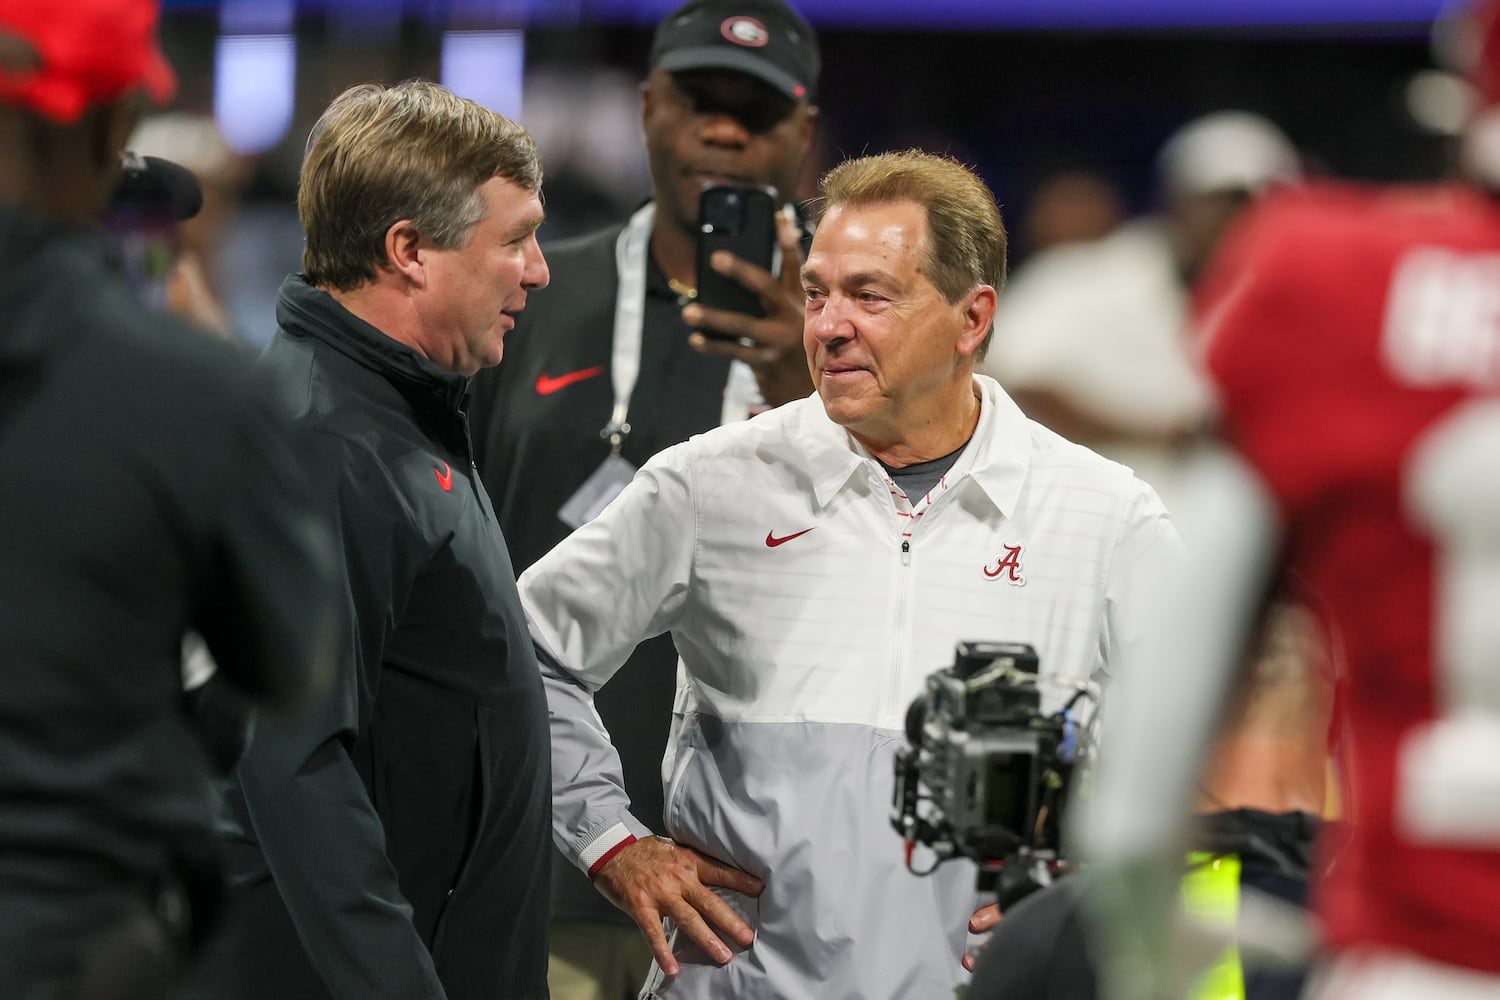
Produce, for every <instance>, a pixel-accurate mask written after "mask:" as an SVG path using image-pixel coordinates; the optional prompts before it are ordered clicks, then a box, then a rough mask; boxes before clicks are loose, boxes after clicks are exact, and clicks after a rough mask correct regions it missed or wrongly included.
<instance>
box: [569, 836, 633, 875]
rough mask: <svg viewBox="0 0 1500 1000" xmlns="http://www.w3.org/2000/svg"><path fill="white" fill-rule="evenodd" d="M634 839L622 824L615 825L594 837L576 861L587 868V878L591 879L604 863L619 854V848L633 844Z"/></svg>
mask: <svg viewBox="0 0 1500 1000" xmlns="http://www.w3.org/2000/svg"><path fill="white" fill-rule="evenodd" d="M635 839H636V838H635V834H633V833H631V832H630V830H629V829H628V828H627V827H626V826H625V824H624V823H616V824H615V825H614V826H612V827H610V828H609V829H608V830H605V831H604V832H603V833H601V834H599V836H597V837H595V838H594V841H593V843H591V844H589V846H588V847H585V848H584V849H583V850H582V851H581V852H580V853H579V855H578V860H579V861H581V862H583V863H584V864H585V865H587V866H588V873H589V878H593V877H594V876H595V875H596V874H598V872H599V869H600V868H603V867H604V864H605V862H607V861H609V859H610V858H612V857H614V856H615V855H616V854H619V853H620V850H621V848H624V847H629V846H630V845H631V844H633V843H635Z"/></svg>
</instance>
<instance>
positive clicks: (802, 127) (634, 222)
mask: <svg viewBox="0 0 1500 1000" xmlns="http://www.w3.org/2000/svg"><path fill="white" fill-rule="evenodd" d="M819 59H820V57H819V52H818V43H817V37H816V35H815V34H814V33H813V30H812V28H810V27H809V26H808V25H807V23H806V22H805V21H804V20H803V19H802V18H801V16H800V15H798V14H797V13H796V11H795V10H793V9H792V8H791V7H790V6H788V5H787V4H785V3H782V2H781V0H694V2H692V3H688V4H685V5H683V6H682V7H680V8H678V9H677V10H676V11H674V12H673V13H671V14H669V15H668V16H667V17H665V18H664V19H663V20H662V21H661V23H660V24H659V25H658V27H657V30H656V36H655V39H654V41H653V44H652V47H651V55H650V68H649V70H648V72H647V75H646V79H645V81H644V82H643V83H642V85H641V126H642V129H643V131H644V134H645V141H646V150H647V159H648V162H649V164H650V169H651V177H652V182H653V186H654V192H653V196H652V198H651V200H649V201H647V202H646V203H645V204H644V205H642V206H641V207H640V208H639V209H638V210H637V211H636V212H635V213H634V214H633V215H632V217H631V218H630V219H629V220H628V221H627V222H625V223H623V224H616V225H612V226H608V227H606V228H604V229H601V230H599V231H597V232H594V233H590V234H587V235H584V236H581V237H578V238H576V239H569V240H566V241H563V242H560V243H557V244H554V245H552V246H549V247H548V250H547V258H548V261H549V263H550V264H551V267H552V284H551V286H550V287H549V288H546V289H544V290H542V291H540V292H538V294H536V295H535V296H533V299H532V302H531V304H530V305H529V306H528V307H527V310H526V312H525V313H524V314H523V315H522V316H521V317H520V320H519V321H518V323H517V324H516V329H515V330H514V331H513V332H512V333H511V334H510V335H509V336H507V338H506V360H505V363H504V364H503V365H501V366H499V367H498V368H495V369H493V370H490V371H486V372H481V373H480V374H479V375H478V376H477V377H476V378H475V380H474V406H473V411H472V412H473V425H474V437H475V448H476V452H477V456H478V462H479V471H480V474H481V475H482V476H483V477H484V480H485V483H486V485H487V486H488V487H489V490H490V495H491V496H492V497H493V498H494V501H495V512H496V514H497V516H498V517H499V519H500V524H501V527H502V528H503V529H504V531H505V537H506V541H507V543H508V544H509V545H510V546H511V555H512V557H513V558H514V560H515V565H516V569H517V570H518V571H520V570H525V569H526V568H527V567H529V566H530V565H531V564H532V563H534V562H536V561H537V560H538V559H539V558H541V557H542V556H543V555H545V554H546V553H547V551H548V550H549V549H551V548H552V546H554V545H555V544H557V543H558V542H559V541H561V540H562V539H563V538H564V537H566V536H567V535H568V533H569V532H570V531H572V530H573V529H574V528H575V527H577V526H578V525H579V524H580V523H582V521H583V520H584V519H585V518H584V517H583V516H581V514H580V512H579V508H580V507H582V506H588V507H591V508H592V509H593V510H594V511H597V510H598V509H600V508H602V507H603V506H604V503H605V501H607V500H609V499H610V498H611V497H613V495H614V494H615V493H616V492H618V491H619V490H620V489H622V488H623V487H624V485H625V483H626V482H628V481H629V478H630V474H631V473H632V472H634V470H635V469H636V468H639V467H640V466H642V465H644V464H645V463H646V461H647V460H648V459H650V458H651V457H652V456H653V455H655V454H656V453H658V452H660V451H661V450H662V449H664V448H667V447H668V446H670V445H674V444H677V443H679V442H681V441H685V440H687V439H688V438H689V437H691V436H693V435H694V434H699V433H702V432H703V431H706V430H708V429H710V428H712V427H716V426H718V425H720V424H721V423H731V422H738V421H743V420H745V419H746V418H747V417H749V416H750V415H751V414H752V413H754V412H757V411H759V410H762V409H765V408H766V407H767V406H770V405H778V404H781V403H785V402H787V401H789V400H792V399H800V398H802V397H804V396H806V395H808V394H809V393H810V392H811V391H812V381H811V379H810V377H809V375H808V370H807V358H806V355H805V354H804V352H803V350H802V317H803V313H802V301H803V295H802V289H801V286H800V284H799V281H798V276H797V269H798V267H799V266H800V264H801V262H802V248H803V241H804V240H805V239H806V238H807V236H808V234H809V233H810V231H811V226H810V225H809V224H808V223H807V222H806V220H805V217H803V216H800V215H796V214H794V212H795V210H793V209H792V206H791V203H792V201H793V195H794V192H795V190H796V187H797V183H798V178H799V177H800V175H801V173H802V168H803V164H804V161H805V160H806V158H807V156H808V152H809V150H810V148H811V145H812V140H813V136H814V131H815V129H816V123H817V119H818V109H817V106H816V103H815V102H816V98H817V84H818V67H819ZM714 184H737V185H760V186H769V187H772V188H774V189H775V190H776V192H777V204H778V205H780V206H783V215H785V216H787V217H785V218H782V219H781V220H780V223H779V224H780V227H781V228H780V233H779V236H780V241H781V255H782V268H781V273H780V275H773V274H771V273H770V272H768V271H765V270H763V269H762V268H760V267H757V266H755V265H754V264H751V263H749V262H748V261H744V260H740V259H737V258H735V259H731V260H730V261H728V262H727V264H726V269H725V273H726V274H728V275H729V276H730V277H731V278H733V279H734V280H737V281H739V282H740V283H741V284H743V285H744V286H745V287H746V288H748V289H750V290H751V291H753V292H755V293H756V294H757V295H758V296H759V298H760V301H761V303H762V305H763V306H764V308H765V313H766V314H765V316H763V317H755V316H750V315H748V314H742V313H737V312H731V311H728V310H716V309H705V308H704V307H703V306H702V305H701V304H699V303H697V302H696V301H695V300H696V297H697V290H696V284H697V275H696V268H695V259H696V257H695V255H696V249H697V242H698V235H699V220H698V214H699V212H698V208H699V205H698V202H699V196H700V195H701V194H702V192H703V190H704V188H706V187H709V186H711V185H714ZM789 210H790V211H789ZM792 218H797V219H798V221H797V222H795V223H794V222H793V221H792ZM702 330H709V331H718V332H721V333H726V334H731V335H733V336H734V337H743V338H747V339H745V340H743V341H735V340H733V339H731V340H722V339H709V338H705V337H703V336H702V334H701V333H696V332H695V331H702ZM607 426H608V427H610V428H612V429H611V431H610V432H609V433H605V434H603V435H601V431H603V430H605V428H606V427H607ZM580 500H586V501H588V503H587V504H581V503H580V502H579V501H580ZM676 677H677V651H676V649H675V648H673V645H672V641H671V639H670V637H668V636H665V635H661V636H655V637H653V638H651V639H648V640H647V641H646V642H643V643H642V644H641V645H640V647H639V648H638V649H637V650H636V651H635V653H634V654H633V655H632V657H631V659H630V662H629V664H628V667H627V673H626V677H625V678H624V679H622V680H621V681H620V682H619V683H616V684H612V685H610V686H609V687H608V688H606V689H605V690H603V691H601V692H599V695H598V698H597V706H598V710H599V713H600V715H601V717H602V718H603V720H604V722H605V724H606V725H607V726H608V727H609V729H610V732H611V733H612V734H613V735H614V737H615V741H616V746H617V747H618V749H619V751H620V754H621V757H622V760H623V766H624V774H625V787H626V790H627V791H628V793H629V795H630V798H631V800H632V801H633V802H634V803H635V804H636V806H637V809H638V814H639V815H640V816H641V817H642V819H643V821H644V822H645V823H646V824H647V825H648V827H649V828H650V829H652V830H653V831H655V832H658V833H660V832H662V831H663V817H662V809H663V789H662V777H661V765H662V755H663V752H664V750H665V748H666V743H667V728H668V724H669V722H670V720H671V715H672V701H673V695H674V691H675V688H676ZM568 853H572V852H571V851H570V852H568ZM552 916H553V922H552V943H551V948H552V961H551V966H550V970H549V974H548V978H549V983H550V985H551V988H552V994H553V996H554V997H555V998H557V1000H626V998H634V997H635V995H636V992H637V991H638V990H639V988H640V985H641V982H642V981H643V979H644V977H645V974H646V970H647V968H648V966H649V964H650V959H651V954H650V950H649V949H648V948H647V947H646V944H645V942H644V941H643V940H642V937H641V934H640V932H639V930H637V928H636V926H635V924H634V922H633V921H632V920H631V919H630V917H628V916H627V915H626V914H624V913H622V912H621V911H620V910H618V909H617V908H616V907H615V906H614V905H613V904H611V903H610V902H609V901H608V900H607V899H605V898H604V897H603V896H602V895H601V894H600V893H599V892H598V891H597V890H596V889H595V887H594V886H593V885H592V884H590V881H589V879H588V877H587V876H586V875H585V874H584V873H583V872H582V871H580V870H578V868H576V867H575V861H574V858H572V857H569V858H568V859H567V860H562V859H559V863H558V864H557V865H556V866H555V868H554V874H553V903H552Z"/></svg>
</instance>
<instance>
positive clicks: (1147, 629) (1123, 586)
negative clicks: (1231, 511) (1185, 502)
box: [1101, 479, 1183, 678]
mask: <svg viewBox="0 0 1500 1000" xmlns="http://www.w3.org/2000/svg"><path fill="white" fill-rule="evenodd" d="M1134 485H1135V489H1134V490H1133V492H1132V493H1131V494H1130V496H1129V497H1128V498H1127V500H1126V507H1125V514H1124V517H1123V519H1122V524H1121V528H1120V533H1119V536H1118V539H1117V541H1116V543H1115V550H1114V553H1113V554H1112V555H1111V556H1110V561H1109V571H1108V576H1107V578H1106V580H1105V585H1104V635H1103V637H1102V650H1101V652H1102V654H1103V660H1104V672H1105V675H1106V676H1107V677H1109V678H1113V677H1115V676H1116V674H1117V673H1118V670H1119V668H1120V665H1121V664H1123V663H1126V662H1130V661H1131V660H1132V658H1133V657H1134V656H1135V655H1136V651H1137V650H1138V649H1139V647H1140V646H1141V644H1142V643H1143V642H1144V641H1146V640H1147V639H1148V638H1149V637H1150V636H1151V635H1153V634H1154V633H1155V631H1156V630H1157V629H1158V628H1160V627H1162V626H1163V625H1165V621H1164V617H1165V608H1164V606H1163V605H1164V600H1165V597H1166V594H1167V593H1168V591H1169V588H1170V587H1171V585H1172V583H1173V581H1174V580H1175V579H1176V577H1177V575H1178V573H1180V572H1181V570H1182V564H1183V552H1182V541H1181V539H1179V538H1178V535H1177V529H1176V527H1175V526H1174V525H1173V523H1172V519H1171V517H1170V516H1169V515H1168V514H1167V509H1166V507H1164V506H1163V505H1162V502H1161V499H1160V498H1159V497H1157V495H1156V491H1155V490H1153V489H1151V487H1149V486H1147V485H1146V484H1145V483H1143V482H1141V481H1140V480H1139V479H1137V480H1135V481H1134Z"/></svg>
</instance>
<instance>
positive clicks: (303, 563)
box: [183, 372, 336, 703]
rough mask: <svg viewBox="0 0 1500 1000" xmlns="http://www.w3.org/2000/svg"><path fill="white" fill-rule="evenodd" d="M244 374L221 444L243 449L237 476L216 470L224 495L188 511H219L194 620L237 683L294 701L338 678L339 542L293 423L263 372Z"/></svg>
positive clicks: (235, 451)
mask: <svg viewBox="0 0 1500 1000" xmlns="http://www.w3.org/2000/svg"><path fill="white" fill-rule="evenodd" d="M235 374H236V380H235V381H234V382H233V386H234V389H235V390H238V394H237V396H236V398H232V399H228V400H226V401H225V403H224V405H225V406H226V407H227V408H229V409H230V410H231V411H232V415H231V417H230V419H229V420H228V421H227V440H222V441H220V442H218V444H217V447H218V449H219V451H220V454H224V455H232V456H234V460H235V463H236V464H235V468H234V469H233V474H228V475H222V476H218V477H213V478H214V482H213V483H212V484H211V485H212V486H213V488H214V489H215V491H216V494H217V495H216V496H214V497H212V498H205V499H204V501H203V502H202V503H201V504H198V505H196V506H195V509H193V510H189V511H185V512H184V515H183V516H184V518H200V517H204V516H205V515H203V514H200V513H199V512H200V511H211V512H212V515H211V518H212V519H211V520H209V521H208V522H207V523H206V524H205V525H204V528H203V530H202V531H200V532H199V537H201V538H202V539H203V544H202V552H201V560H200V567H201V568H200V571H199V579H198V581H197V592H198V593H199V594H201V595H203V598H202V602H201V604H200V605H199V607H198V608H197V611H196V613H195V616H194V621H193V627H194V628H195V629H196V630H197V631H198V632H199V633H200V634H201V635H202V636H203V639H204V642H205V643H206V645H207V646H208V649H209V651H210V652H211V653H212V658H213V659H212V662H213V664H215V665H216V667H217V670H218V671H220V672H222V674H223V675H224V678H225V679H226V680H227V681H228V682H229V683H230V684H231V685H232V686H233V687H234V688H236V689H237V690H238V691H240V692H241V693H243V694H247V695H250V696H252V697H255V698H257V699H264V700H268V701H272V702H280V703H286V702H289V701H292V700H294V699H305V698H308V697H310V696H311V695H313V694H315V693H318V692H321V691H322V690H323V689H325V688H326V687H327V685H328V684H329V683H330V682H331V680H332V673H333V663H332V654H333V649H332V643H333V638H334V636H333V624H334V621H335V618H334V615H333V611H334V607H333V600H332V597H331V595H332V594H333V593H334V588H335V583H336V571H335V564H334V542H333V538H332V535H331V529H330V525H329V523H328V522H327V519H326V518H324V517H323V516H322V513H323V512H322V510H321V509H320V508H319V507H318V506H317V505H316V500H315V497H314V496H313V495H312V492H311V490H309V488H308V487H307V485H306V482H305V477H304V476H303V475H302V474H301V471H300V470H299V469H298V468H297V464H296V461H295V456H294V454H293V449H292V431H291V427H290V425H289V424H288V423H287V422H286V421H285V420H284V419H283V418H281V417H280V416H279V415H277V414H276V413H275V412H274V411H273V409H272V408H271V406H270V404H269V403H268V402H267V400H266V399H265V398H264V391H265V387H264V383H263V381H262V380H261V379H260V378H259V375H258V373H251V374H250V377H246V378H239V377H238V376H239V375H240V374H241V373H238V372H237V373H235ZM228 381H229V380H227V379H226V383H228ZM225 391H226V392H230V391H231V390H230V386H229V385H228V384H226V385H225ZM226 471H227V470H226Z"/></svg>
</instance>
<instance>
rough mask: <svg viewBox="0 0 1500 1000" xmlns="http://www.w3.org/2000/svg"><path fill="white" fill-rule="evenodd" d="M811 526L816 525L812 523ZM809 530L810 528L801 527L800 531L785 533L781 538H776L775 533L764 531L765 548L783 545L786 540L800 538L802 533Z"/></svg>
mask: <svg viewBox="0 0 1500 1000" xmlns="http://www.w3.org/2000/svg"><path fill="white" fill-rule="evenodd" d="M813 527H816V525H814V526H813ZM811 530H812V528H803V529H802V530H801V531H798V532H795V533H794V534H790V535H786V536H784V537H782V538H777V537H776V535H775V533H773V532H770V531H768V532H766V548H768V549H774V548H775V547H776V546H778V545H785V544H786V543H787V542H790V541H791V540H792V539H793V538H801V537H802V536H803V535H805V534H807V533H808V532H809V531H811Z"/></svg>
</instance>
